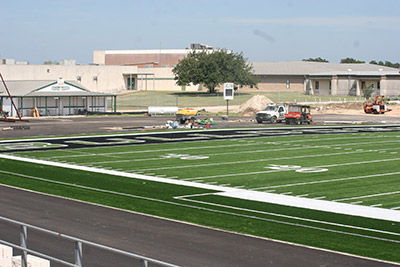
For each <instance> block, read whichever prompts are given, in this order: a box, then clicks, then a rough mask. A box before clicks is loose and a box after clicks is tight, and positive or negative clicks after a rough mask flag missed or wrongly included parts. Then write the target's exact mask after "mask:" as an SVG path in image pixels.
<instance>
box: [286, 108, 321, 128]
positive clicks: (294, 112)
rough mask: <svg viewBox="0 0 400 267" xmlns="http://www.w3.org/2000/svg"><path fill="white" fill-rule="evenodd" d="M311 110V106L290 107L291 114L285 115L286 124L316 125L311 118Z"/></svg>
mask: <svg viewBox="0 0 400 267" xmlns="http://www.w3.org/2000/svg"><path fill="white" fill-rule="evenodd" d="M310 110H311V107H310V106H305V105H289V112H288V113H287V114H285V122H286V124H303V123H308V124H312V123H314V122H313V120H312V117H311V113H310Z"/></svg>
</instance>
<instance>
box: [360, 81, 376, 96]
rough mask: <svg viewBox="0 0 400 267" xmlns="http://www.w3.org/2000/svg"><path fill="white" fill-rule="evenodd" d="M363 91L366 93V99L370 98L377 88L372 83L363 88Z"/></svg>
mask: <svg viewBox="0 0 400 267" xmlns="http://www.w3.org/2000/svg"><path fill="white" fill-rule="evenodd" d="M362 92H363V94H364V97H365V98H366V99H369V98H370V97H371V95H372V93H374V92H375V88H374V87H373V85H372V84H371V85H370V86H368V87H365V88H363V89H362Z"/></svg>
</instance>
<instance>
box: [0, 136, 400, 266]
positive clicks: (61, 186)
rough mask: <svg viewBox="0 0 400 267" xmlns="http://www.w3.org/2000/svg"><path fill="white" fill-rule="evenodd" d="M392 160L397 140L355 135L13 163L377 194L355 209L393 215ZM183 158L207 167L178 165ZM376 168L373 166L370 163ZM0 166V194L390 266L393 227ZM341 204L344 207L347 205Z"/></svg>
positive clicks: (399, 257)
mask: <svg viewBox="0 0 400 267" xmlns="http://www.w3.org/2000/svg"><path fill="white" fill-rule="evenodd" d="M399 150H400V146H399V133H364V134H334V135H331V134H326V135H315V136H314V135H305V136H281V137H259V138H249V139H234V140H216V141H207V142H205V141H199V142H187V143H185V142H182V143H173V144H171V143H169V144H168V143H165V144H156V145H139V146H134V145H133V146H115V147H107V148H102V147H96V148H85V149H70V150H49V151H37V152H20V153H14V154H15V155H19V156H29V157H34V158H38V159H44V160H48V161H58V162H66V163H69V164H78V165H83V166H93V167H96V168H108V169H113V170H119V171H124V172H133V173H142V174H145V175H150V176H162V177H166V178H169V177H170V178H171V179H178V180H186V179H189V180H190V181H195V182H198V183H212V184H215V185H225V186H242V187H243V188H244V189H251V190H259V191H264V190H267V189H272V190H275V191H273V193H287V192H288V191H290V192H291V193H290V195H302V194H308V195H307V196H305V197H309V198H314V197H320V196H323V197H324V199H325V200H330V201H332V200H336V199H342V198H354V197H357V196H363V195H376V194H381V195H379V196H374V197H368V198H367V199H363V201H364V202H363V203H360V204H359V205H374V204H376V203H382V207H383V208H393V207H399V206H400V197H399V194H397V195H396V194H395V193H394V194H387V193H388V192H389V193H390V192H396V191H399V190H400V183H399V177H400V175H399V174H393V175H387V174H388V173H396V172H400V164H399V161H398V159H399V154H400V153H398V152H400V151H399ZM172 155H175V156H172ZM376 155H378V156H376ZM185 156H186V157H188V156H204V157H207V158H201V159H182V158H184V157H185ZM376 160H379V162H374V161H376ZM276 165H289V166H293V165H295V166H301V167H303V168H306V167H307V168H310V167H314V168H315V167H319V168H326V169H327V171H324V172H309V173H307V172H304V173H301V172H296V171H294V170H293V169H292V170H284V171H282V170H279V171H274V170H273V169H271V168H270V167H271V166H272V167H274V166H276ZM0 166H1V168H0V171H1V172H0V183H2V184H7V185H12V186H16V187H22V188H27V189H31V190H35V191H39V192H45V193H49V194H54V195H60V196H64V197H69V198H72V199H79V200H84V201H88V202H93V203H98V204H103V205H107V206H112V207H117V208H121V209H126V210H132V211H137V212H141V213H146V214H152V215H156V216H161V217H165V218H170V219H175V220H181V221H186V222H191V223H196V224H199V225H205V226H210V227H215V228H219V229H224V230H229V231H233V232H239V233H245V234H251V235H255V236H260V237H266V238H273V239H277V240H283V241H288V242H293V243H298V244H304V245H308V246H313V247H319V248H324V249H331V250H335V251H341V252H346V253H351V254H356V255H361V256H366V257H372V258H377V259H382V260H388V261H394V262H400V254H399V253H398V251H399V250H400V227H399V223H397V222H396V223H395V222H390V221H383V220H377V219H369V218H361V217H356V216H349V215H342V214H334V213H329V212H322V211H315V210H309V209H304V208H303V209H302V208H294V207H289V206H282V205H275V204H270V203H261V202H255V201H249V200H240V199H235V198H229V197H222V196H217V195H213V194H212V193H216V191H212V190H206V189H201V188H196V187H187V186H181V185H173V184H165V183H159V182H153V181H148V180H139V179H132V178H127V177H119V176H113V175H106V174H99V173H93V172H84V171H80V170H72V169H64V168H58V167H51V166H45V165H39V164H32V163H26V162H19V161H12V160H6V159H0ZM324 166H325V167H324ZM326 166H327V167H326ZM371 175H373V176H371ZM201 177H203V178H201ZM354 177H362V178H354ZM37 178H41V179H45V180H39V179H37ZM353 178H354V179H353ZM336 180H337V181H336ZM208 193H209V194H208ZM197 194H202V195H199V196H189V197H186V198H185V199H186V200H185V199H179V198H176V197H179V196H187V195H197ZM385 194H387V195H385ZM343 202H345V203H351V202H352V200H349V201H343ZM348 226H352V227H348ZM376 230H378V231H381V232H378V231H376ZM382 231H383V232H382Z"/></svg>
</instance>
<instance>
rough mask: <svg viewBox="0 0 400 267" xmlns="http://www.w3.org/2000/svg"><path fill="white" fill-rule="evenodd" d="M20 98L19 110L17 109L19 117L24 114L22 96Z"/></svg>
mask: <svg viewBox="0 0 400 267" xmlns="http://www.w3.org/2000/svg"><path fill="white" fill-rule="evenodd" d="M20 99H21V100H20V101H21V103H20V110H19V114H20V117H22V116H23V114H24V98H23V97H22V96H21V98H20Z"/></svg>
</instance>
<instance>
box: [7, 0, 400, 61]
mask: <svg viewBox="0 0 400 267" xmlns="http://www.w3.org/2000/svg"><path fill="white" fill-rule="evenodd" d="M0 4H1V5H0V14H1V15H0V58H14V59H16V60H18V61H29V62H30V64H42V63H43V62H44V61H45V60H52V61H59V60H62V59H76V60H77V62H78V63H80V64H88V63H92V62H93V51H94V50H120V49H160V48H161V49H182V48H186V47H189V45H190V44H191V43H205V44H208V45H212V46H214V47H216V48H226V49H229V50H233V51H234V52H243V54H244V56H245V57H247V58H248V59H249V61H253V62H257V61H258V62H260V61H297V60H302V59H304V58H310V57H312V58H315V57H322V58H325V59H327V60H329V61H330V62H339V61H340V59H342V58H346V57H353V58H356V59H359V60H365V61H367V62H369V61H370V60H373V59H374V60H377V61H379V60H382V61H385V60H388V61H391V62H400V53H399V47H400V15H399V14H400V1H399V0H379V1H378V0H335V1H332V0H303V1H301V0H289V1H287V0H276V1H270V0H247V1H246V0H240V1H235V0H226V1H225V0H197V1H191V0H140V1H136V0H114V1H102V0H80V1H78V0H66V1H59V0H15V1H11V0H0Z"/></svg>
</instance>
